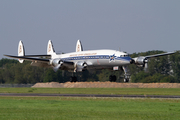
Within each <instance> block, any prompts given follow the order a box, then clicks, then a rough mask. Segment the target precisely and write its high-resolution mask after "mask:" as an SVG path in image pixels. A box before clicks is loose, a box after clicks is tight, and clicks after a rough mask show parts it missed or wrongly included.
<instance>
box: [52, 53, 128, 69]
mask: <svg viewBox="0 0 180 120" xmlns="http://www.w3.org/2000/svg"><path fill="white" fill-rule="evenodd" d="M58 58H60V59H61V60H63V61H69V62H73V63H75V65H76V63H77V62H80V61H82V62H86V63H87V65H88V68H90V69H93V68H94V69H102V68H112V67H115V66H124V65H129V64H130V60H131V58H130V57H129V56H128V54H126V53H124V52H119V51H115V50H89V51H81V52H72V53H67V54H54V55H52V58H51V59H58ZM74 67H75V66H71V69H74Z"/></svg>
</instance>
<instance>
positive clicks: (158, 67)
mask: <svg viewBox="0 0 180 120" xmlns="http://www.w3.org/2000/svg"><path fill="white" fill-rule="evenodd" d="M163 52H164V51H148V52H141V53H133V54H131V55H130V56H131V57H132V58H134V57H138V56H147V55H153V54H159V53H163ZM30 64H31V62H29V61H25V62H24V63H23V64H21V63H19V62H18V61H17V60H14V59H6V58H2V59H1V60H0V84H27V83H31V84H34V83H37V82H60V83H64V82H67V81H69V79H70V76H72V73H71V72H68V71H62V70H58V71H57V72H54V71H53V70H52V69H51V68H42V67H35V66H31V65H30ZM129 69H130V72H131V82H134V83H157V82H166V83H179V82H180V52H179V51H177V52H176V53H175V54H173V55H169V56H162V57H157V58H152V59H149V61H148V68H147V70H146V71H144V68H143V67H137V66H136V65H134V64H132V65H129ZM74 74H76V76H77V78H78V81H108V80H109V76H110V75H111V74H114V75H116V76H117V82H123V78H124V72H123V71H122V70H121V71H111V70H108V69H103V70H97V71H96V70H92V71H84V72H81V73H74Z"/></svg>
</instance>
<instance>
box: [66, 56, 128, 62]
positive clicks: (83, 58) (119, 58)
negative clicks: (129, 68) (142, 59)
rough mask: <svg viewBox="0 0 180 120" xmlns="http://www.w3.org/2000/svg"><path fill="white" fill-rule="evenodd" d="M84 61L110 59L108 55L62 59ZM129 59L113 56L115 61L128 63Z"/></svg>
mask: <svg viewBox="0 0 180 120" xmlns="http://www.w3.org/2000/svg"><path fill="white" fill-rule="evenodd" d="M85 59H110V56H109V55H95V56H76V57H68V58H62V60H85ZM130 59H131V58H130V57H117V56H115V60H125V61H129V60H130Z"/></svg>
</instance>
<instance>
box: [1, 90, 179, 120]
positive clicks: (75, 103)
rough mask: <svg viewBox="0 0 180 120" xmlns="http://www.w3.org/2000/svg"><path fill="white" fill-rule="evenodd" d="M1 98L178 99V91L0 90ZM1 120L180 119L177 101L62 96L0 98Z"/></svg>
mask: <svg viewBox="0 0 180 120" xmlns="http://www.w3.org/2000/svg"><path fill="white" fill-rule="evenodd" d="M0 91H1V92H0V93H3V94H11V93H15V94H47V93H48V94H97V95H121V94H122V95H143V96H147V95H165V96H171V95H176V96H180V88H0ZM0 106H1V109H0V119H2V120H6V119H13V120H25V119H27V120H33V119H34V120H37V119H38V120H49V119H58V120H59V119H62V120H64V119H66V120H69V119H78V120H81V119H82V120H84V119H87V120H88V119H95V120H110V119H111V120H112V119H114V120H116V119H118V120H119V119H121V120H127V119H131V120H145V119H150V120H151V119H153V120H154V119H160V120H164V119H171V120H177V119H179V118H180V114H179V112H180V99H176V98H175V99H169V98H168V99H167V98H163V99H162V98H151V97H146V98H143V99H142V98H134V97H131V98H125V97H95V96H91V97H65V96H48V97H47V96H0Z"/></svg>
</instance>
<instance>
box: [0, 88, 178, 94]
mask: <svg viewBox="0 0 180 120" xmlns="http://www.w3.org/2000/svg"><path fill="white" fill-rule="evenodd" d="M0 93H58V94H113V95H118V94H124V95H125V94H126V95H180V88H0Z"/></svg>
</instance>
